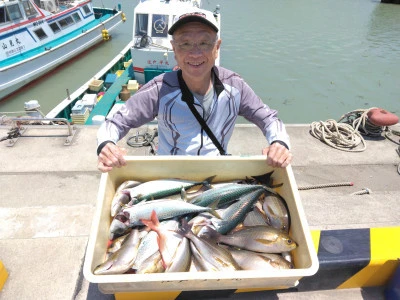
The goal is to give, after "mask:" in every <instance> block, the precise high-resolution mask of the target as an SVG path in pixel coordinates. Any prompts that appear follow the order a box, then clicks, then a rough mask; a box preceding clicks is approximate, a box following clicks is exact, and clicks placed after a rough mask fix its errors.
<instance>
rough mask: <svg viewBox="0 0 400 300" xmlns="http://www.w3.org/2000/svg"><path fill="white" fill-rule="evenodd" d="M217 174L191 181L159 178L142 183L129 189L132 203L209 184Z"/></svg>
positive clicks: (163, 196)
mask: <svg viewBox="0 0 400 300" xmlns="http://www.w3.org/2000/svg"><path fill="white" fill-rule="evenodd" d="M214 177H215V176H211V177H209V178H206V179H205V180H203V181H191V180H180V179H159V180H151V181H147V182H144V183H142V184H141V185H139V186H136V187H134V188H132V189H130V190H129V193H130V197H131V201H132V204H137V203H139V202H141V201H143V200H145V201H147V200H154V199H161V198H165V197H168V196H171V195H174V194H178V193H180V192H181V190H182V188H184V189H185V190H187V189H190V188H192V187H195V186H199V185H209V184H210V183H211V181H212V180H213V178H214Z"/></svg>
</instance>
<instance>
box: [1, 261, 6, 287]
mask: <svg viewBox="0 0 400 300" xmlns="http://www.w3.org/2000/svg"><path fill="white" fill-rule="evenodd" d="M7 278H8V273H7V270H6V268H5V267H4V265H3V263H2V262H1V260H0V291H1V290H2V288H3V286H4V284H5V283H6V280H7Z"/></svg>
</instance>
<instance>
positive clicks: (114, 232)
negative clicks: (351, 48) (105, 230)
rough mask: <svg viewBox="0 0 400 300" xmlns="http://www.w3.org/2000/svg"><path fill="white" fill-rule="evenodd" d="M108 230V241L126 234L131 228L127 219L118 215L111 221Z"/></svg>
mask: <svg viewBox="0 0 400 300" xmlns="http://www.w3.org/2000/svg"><path fill="white" fill-rule="evenodd" d="M109 230H110V234H109V236H108V239H109V240H110V241H113V240H115V239H116V238H118V237H120V236H122V235H125V234H127V233H128V232H129V231H130V230H131V227H129V218H127V217H126V216H125V215H124V214H120V213H118V214H117V215H116V216H115V217H114V219H113V220H112V221H111V224H110V229H109Z"/></svg>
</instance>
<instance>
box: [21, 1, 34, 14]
mask: <svg viewBox="0 0 400 300" xmlns="http://www.w3.org/2000/svg"><path fill="white" fill-rule="evenodd" d="M22 6H23V7H24V10H25V15H26V16H27V18H31V17H34V16H36V15H37V12H36V10H35V8H34V7H33V5H32V4H31V3H30V2H29V1H22Z"/></svg>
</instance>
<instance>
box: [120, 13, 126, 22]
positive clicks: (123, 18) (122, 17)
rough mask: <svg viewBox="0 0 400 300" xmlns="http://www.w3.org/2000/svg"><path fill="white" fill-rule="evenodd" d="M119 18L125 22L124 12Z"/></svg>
mask: <svg viewBox="0 0 400 300" xmlns="http://www.w3.org/2000/svg"><path fill="white" fill-rule="evenodd" d="M121 19H122V21H123V22H125V21H126V16H125V13H121Z"/></svg>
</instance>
